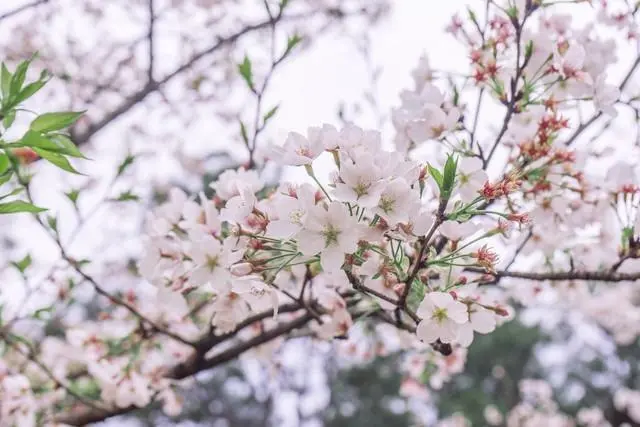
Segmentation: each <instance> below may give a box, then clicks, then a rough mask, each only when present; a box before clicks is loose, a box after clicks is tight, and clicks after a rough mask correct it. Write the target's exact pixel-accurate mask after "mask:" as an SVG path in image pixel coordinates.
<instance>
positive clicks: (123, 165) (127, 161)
mask: <svg viewBox="0 0 640 427" xmlns="http://www.w3.org/2000/svg"><path fill="white" fill-rule="evenodd" d="M135 160H136V158H135V156H132V155H131V154H127V157H125V158H124V160H123V161H122V163H120V165H119V166H118V172H117V173H116V176H120V175H122V174H123V173H124V172H125V171H126V170H127V169H128V168H129V166H131V165H132V164H133V162H134V161H135Z"/></svg>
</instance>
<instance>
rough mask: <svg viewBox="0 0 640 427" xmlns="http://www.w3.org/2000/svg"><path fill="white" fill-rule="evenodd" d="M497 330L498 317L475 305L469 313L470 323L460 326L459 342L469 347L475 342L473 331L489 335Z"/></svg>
mask: <svg viewBox="0 0 640 427" xmlns="http://www.w3.org/2000/svg"><path fill="white" fill-rule="evenodd" d="M495 328H496V316H495V314H494V313H492V312H491V311H490V310H487V309H486V308H483V307H480V306H478V305H474V306H473V307H471V312H470V313H469V322H467V323H465V324H463V325H460V328H459V329H458V339H457V341H458V342H459V343H460V345H462V346H464V347H469V346H470V345H471V342H472V341H473V331H476V332H479V333H481V334H488V333H489V332H491V331H493V330H494V329H495Z"/></svg>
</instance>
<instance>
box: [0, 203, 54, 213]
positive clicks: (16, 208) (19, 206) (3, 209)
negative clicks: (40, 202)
mask: <svg viewBox="0 0 640 427" xmlns="http://www.w3.org/2000/svg"><path fill="white" fill-rule="evenodd" d="M43 211H46V209H45V208H41V207H38V206H35V205H32V204H31V203H27V202H25V201H22V200H15V201H13V202H8V203H0V214H12V213H20V212H31V213H38V212H43Z"/></svg>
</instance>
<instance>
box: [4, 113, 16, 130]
mask: <svg viewBox="0 0 640 427" xmlns="http://www.w3.org/2000/svg"><path fill="white" fill-rule="evenodd" d="M15 119H16V110H10V111H9V112H8V113H7V115H6V116H4V119H2V126H4V128H5V129H9V128H10V127H11V125H12V124H13V121H14V120H15Z"/></svg>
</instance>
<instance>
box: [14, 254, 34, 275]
mask: <svg viewBox="0 0 640 427" xmlns="http://www.w3.org/2000/svg"><path fill="white" fill-rule="evenodd" d="M11 264H13V266H14V267H15V268H17V269H18V271H20V273H24V272H25V270H26V269H27V268H29V266H30V265H31V255H29V254H27V255H26V256H25V257H24V258H22V259H21V260H20V261H14V262H12V263H11Z"/></svg>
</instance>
